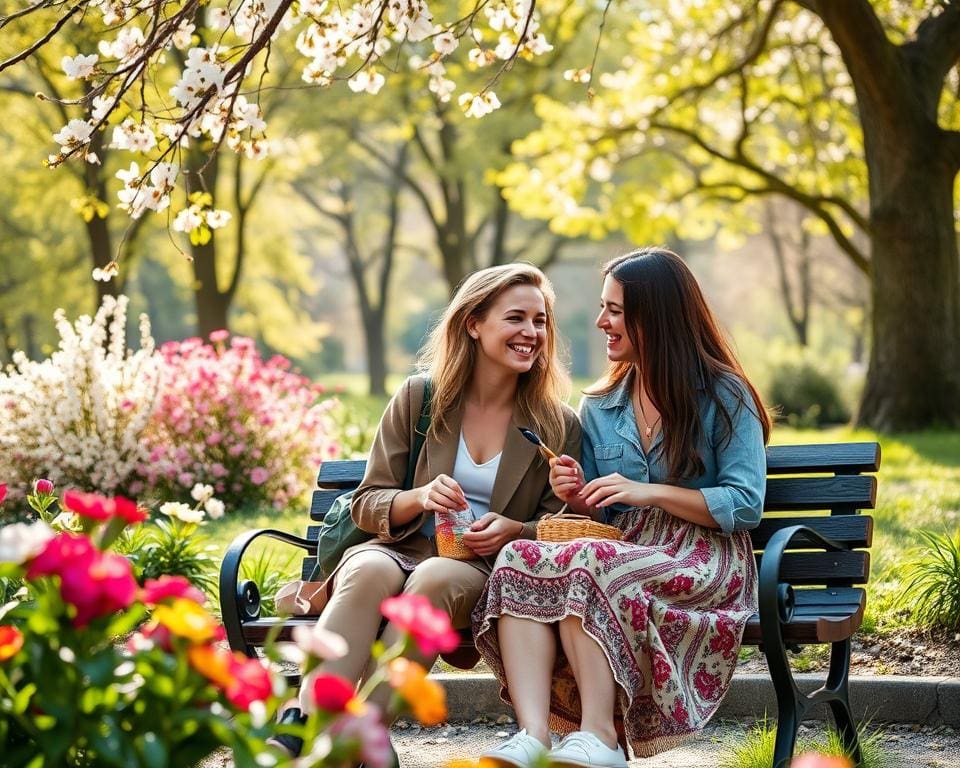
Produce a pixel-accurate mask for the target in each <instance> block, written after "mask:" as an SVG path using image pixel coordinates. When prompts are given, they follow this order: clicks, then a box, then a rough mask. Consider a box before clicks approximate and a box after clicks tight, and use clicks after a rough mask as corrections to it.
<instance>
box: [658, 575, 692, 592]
mask: <svg viewBox="0 0 960 768" xmlns="http://www.w3.org/2000/svg"><path fill="white" fill-rule="evenodd" d="M692 589H693V576H674V577H673V578H672V579H670V581H668V582H666V583H665V584H664V585H663V586H662V587H660V594H662V595H679V594H681V593H686V594H688V595H689V594H690V590H692Z"/></svg>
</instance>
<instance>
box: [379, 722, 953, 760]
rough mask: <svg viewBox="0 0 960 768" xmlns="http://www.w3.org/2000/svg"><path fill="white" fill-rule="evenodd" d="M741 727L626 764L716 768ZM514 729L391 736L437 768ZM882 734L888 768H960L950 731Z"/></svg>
mask: <svg viewBox="0 0 960 768" xmlns="http://www.w3.org/2000/svg"><path fill="white" fill-rule="evenodd" d="M749 725H750V724H749V723H747V724H746V727H749ZM806 727H807V726H804V727H803V728H806ZM820 727H821V725H820V724H819V723H812V724H811V728H810V731H809V733H810V735H816V734H817V733H818V730H816V729H818V728H820ZM744 728H745V725H744V724H741V723H721V724H717V725H710V726H709V727H708V728H707V729H706V730H705V731H704V732H703V734H702V735H701V736H699V737H698V738H696V739H693V740H691V741H690V742H689V743H688V744H686V745H684V746H682V747H677V748H676V749H673V750H670V751H669V752H664V753H663V754H661V755H657V756H656V757H655V758H650V759H646V760H643V759H637V760H631V761H630V765H631V766H632V767H633V768H641V766H642V767H644V768H646V766H651V767H652V766H656V768H715V766H717V765H718V764H719V761H720V758H721V756H722V755H724V754H725V753H726V748H725V745H726V744H728V743H730V742H731V741H734V740H736V739H737V738H739V737H741V736H742V734H743V732H744ZM516 730H517V727H516V725H515V724H514V723H513V722H512V720H509V719H507V718H499V720H497V721H485V720H478V721H474V722H473V723H470V724H465V723H451V724H449V725H445V726H440V727H438V728H420V727H419V726H416V725H407V724H405V723H403V722H400V723H398V724H397V725H396V726H394V728H393V731H392V734H391V735H392V738H393V741H394V746H395V747H396V749H397V754H399V755H400V766H401V768H441V767H442V766H443V765H444V764H445V763H446V762H448V761H451V760H454V759H464V758H466V759H473V758H476V757H477V756H478V755H480V754H481V753H482V752H483V751H484V750H485V749H489V748H490V747H492V746H495V745H496V744H498V743H499V742H500V741H502V740H504V739H506V738H507V737H508V736H510V735H512V734H514V733H515V732H516ZM881 730H882V733H883V735H882V736H881V739H882V744H883V748H884V751H885V752H886V753H887V756H888V757H889V763H888V766H889V768H901V767H902V768H960V734H958V733H957V732H955V731H954V730H953V729H952V728H948V727H940V728H922V727H919V726H911V725H890V726H886V727H884V728H882V729H881Z"/></svg>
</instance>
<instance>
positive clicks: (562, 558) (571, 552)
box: [554, 541, 583, 568]
mask: <svg viewBox="0 0 960 768" xmlns="http://www.w3.org/2000/svg"><path fill="white" fill-rule="evenodd" d="M582 547H583V543H582V542H578V541H575V542H573V543H572V544H570V545H568V546H566V547H564V548H563V549H561V550H560V552H559V553H558V554H557V556H556V557H555V558H554V562H555V563H556V564H557V565H559V566H560V567H561V568H566V567H567V566H568V565H570V562H571V561H572V560H573V558H574V556H575V555H576V554H577V552H579V551H580V550H581V548H582Z"/></svg>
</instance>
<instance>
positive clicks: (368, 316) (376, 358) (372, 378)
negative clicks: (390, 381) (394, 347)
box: [363, 308, 387, 397]
mask: <svg viewBox="0 0 960 768" xmlns="http://www.w3.org/2000/svg"><path fill="white" fill-rule="evenodd" d="M363 314H364V317H363V332H364V341H365V342H366V344H365V346H366V352H367V377H368V379H369V384H370V388H369V393H370V395H372V396H374V397H383V396H385V395H386V394H387V343H386V338H385V333H384V322H383V312H382V311H378V310H372V309H369V308H368V309H367V311H365V312H364V313H363Z"/></svg>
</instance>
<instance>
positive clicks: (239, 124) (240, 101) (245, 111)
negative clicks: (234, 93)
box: [233, 96, 267, 133]
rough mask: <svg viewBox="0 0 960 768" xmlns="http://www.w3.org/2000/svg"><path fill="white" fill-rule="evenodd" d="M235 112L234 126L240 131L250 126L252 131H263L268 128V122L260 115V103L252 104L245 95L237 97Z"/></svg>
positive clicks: (234, 106)
mask: <svg viewBox="0 0 960 768" xmlns="http://www.w3.org/2000/svg"><path fill="white" fill-rule="evenodd" d="M233 114H234V115H235V117H236V119H235V120H234V123H233V127H234V128H236V129H237V130H238V131H242V130H243V129H244V128H248V127H249V128H250V130H251V131H256V132H258V133H262V132H263V131H265V130H266V129H267V123H266V122H265V121H264V119H263V118H262V117H260V105H259V104H250V103H249V102H248V101H247V100H246V98H244V97H243V96H238V97H237V101H236V103H235V104H234V105H233Z"/></svg>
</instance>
